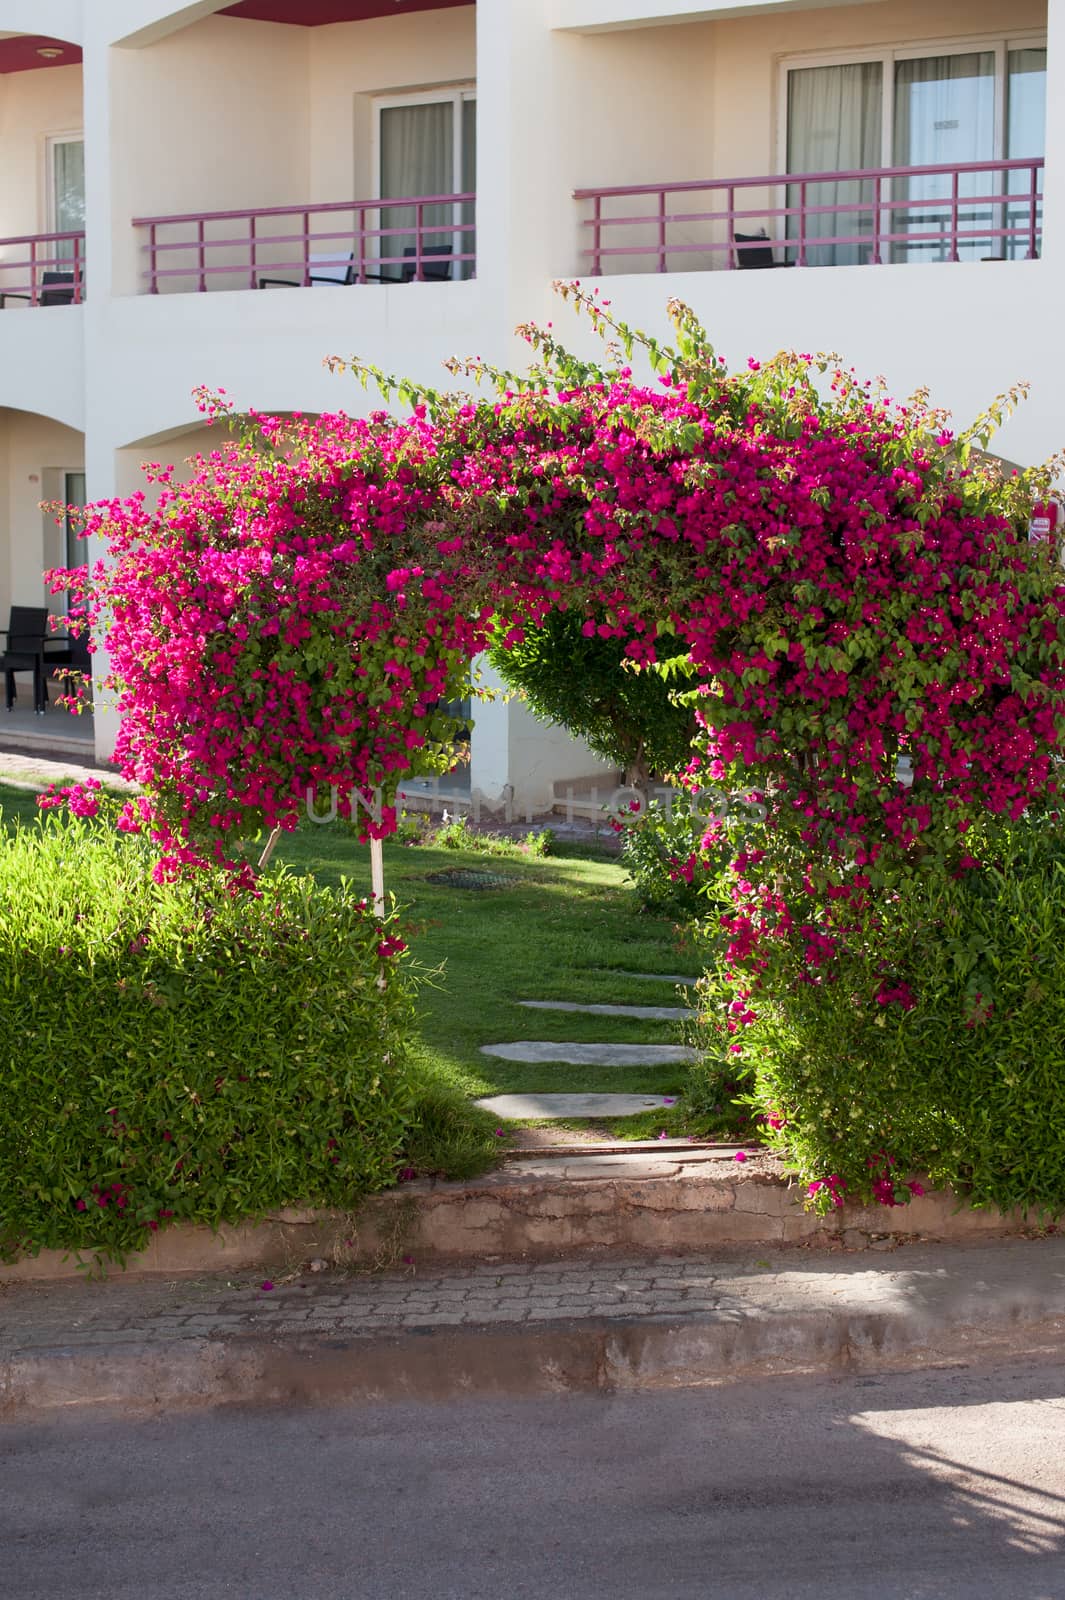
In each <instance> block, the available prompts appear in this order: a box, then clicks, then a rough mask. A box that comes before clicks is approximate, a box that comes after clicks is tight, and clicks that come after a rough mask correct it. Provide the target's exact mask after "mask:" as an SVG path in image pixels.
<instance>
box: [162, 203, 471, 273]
mask: <svg viewBox="0 0 1065 1600" xmlns="http://www.w3.org/2000/svg"><path fill="white" fill-rule="evenodd" d="M475 202H476V196H475V195H474V194H472V193H471V194H423V195H413V196H409V197H407V196H405V197H404V198H402V199H398V200H387V199H373V200H342V201H335V202H331V203H330V204H328V205H298V206H259V207H257V208H255V209H252V210H247V211H201V212H190V213H189V214H188V215H185V216H173V217H135V218H134V219H133V226H134V227H135V228H137V229H140V230H143V231H144V232H146V234H147V239H146V241H145V243H144V245H143V247H142V248H143V250H144V252H145V253H146V255H147V258H148V259H147V265H146V267H145V269H144V273H143V277H144V279H145V282H146V287H147V291H148V293H150V294H159V293H160V292H161V291H163V290H165V289H166V288H168V287H173V288H174V289H179V290H185V291H189V290H194V291H198V292H199V293H201V294H202V293H204V292H205V291H206V290H207V289H210V288H219V289H234V288H244V289H258V288H271V287H275V286H278V285H285V284H287V285H290V286H292V287H304V286H306V287H310V286H312V285H315V284H329V283H409V282H424V281H426V280H436V281H440V280H444V279H449V278H450V279H455V278H461V277H472V276H473V269H474V262H475V253H474V239H475V231H476V230H475V222H474V205H475ZM397 214H398V215H397ZM175 231H176V233H177V235H178V236H177V237H174V234H175Z"/></svg>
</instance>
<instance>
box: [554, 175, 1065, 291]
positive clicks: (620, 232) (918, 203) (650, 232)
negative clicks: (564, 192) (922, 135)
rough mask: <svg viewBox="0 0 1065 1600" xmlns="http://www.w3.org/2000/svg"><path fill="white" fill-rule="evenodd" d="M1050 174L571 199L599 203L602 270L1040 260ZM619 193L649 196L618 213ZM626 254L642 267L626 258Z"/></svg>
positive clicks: (591, 192) (746, 183)
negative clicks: (1044, 178) (610, 207)
mask: <svg viewBox="0 0 1065 1600" xmlns="http://www.w3.org/2000/svg"><path fill="white" fill-rule="evenodd" d="M1042 171H1043V158H1042V157H1041V156H1040V157H1030V158H1028V157H1026V158H1024V159H1021V160H1011V161H977V162H953V163H950V164H943V165H936V166H920V167H862V168H856V169H853V170H851V171H848V172H794V173H792V172H789V173H786V174H785V173H775V174H773V175H771V176H768V177H761V178H708V179H706V180H701V181H697V182H691V183H671V184H661V183H649V184H638V185H631V186H629V187H626V188H611V189H577V190H575V191H574V197H575V199H577V200H581V201H586V202H590V203H591V210H592V215H591V216H590V217H585V218H583V219H582V226H583V228H584V229H586V230H589V231H590V233H591V243H590V244H589V245H587V247H585V248H584V249H583V250H582V252H581V253H582V256H583V258H584V259H585V260H586V261H588V262H589V263H590V269H591V272H592V274H593V275H594V276H596V277H598V276H601V275H602V274H603V273H604V272H611V271H613V272H618V271H632V270H641V269H643V267H644V263H645V262H646V261H647V259H648V258H651V261H652V265H653V270H655V271H658V272H667V271H670V270H676V268H675V267H674V266H673V262H674V260H676V261H677V267H679V270H684V269H685V268H687V269H688V270H691V269H696V270H699V269H704V270H705V268H706V267H714V268H717V267H728V268H732V267H746V266H797V267H807V266H828V265H842V264H864V263H868V264H879V263H881V262H884V261H895V262H899V261H922V260H924V261H928V260H933V259H936V260H947V261H959V260H961V259H963V255H962V252H964V255H965V258H967V259H968V258H977V257H979V258H980V259H1006V258H1010V259H1015V258H1016V257H1017V256H1018V255H1021V256H1024V257H1025V258H1027V259H1031V258H1032V257H1034V256H1037V255H1038V254H1039V244H1040V238H1041V233H1042V200H1043V195H1042V190H1041V188H1040V180H1041V175H1042ZM826 186H829V187H830V189H831V190H832V191H833V192H830V193H826V192H825V191H826ZM757 190H761V191H763V194H762V195H757V194H752V191H757ZM704 195H705V196H707V197H708V199H707V200H704V201H703V202H702V205H703V207H704V209H701V208H700V202H699V198H698V197H701V196H704ZM689 197H692V198H690V199H689ZM615 199H618V200H620V199H624V200H636V201H648V202H650V203H649V204H647V205H646V206H644V207H643V208H642V209H639V210H637V209H635V208H634V207H631V206H626V207H625V208H624V211H625V213H626V214H624V215H618V216H611V215H608V213H607V210H606V203H607V202H609V201H611V200H615ZM774 199H776V200H777V201H782V203H773V201H774ZM767 225H768V233H766V228H767ZM756 228H757V230H758V232H757V233H756V232H755V230H756ZM763 234H764V235H765V236H764V237H762V236H761V235H763ZM772 234H776V235H777V236H776V237H771V235H772ZM738 236H742V237H738ZM615 241H616V242H615ZM685 256H687V257H689V258H691V257H693V256H698V257H701V258H702V260H691V259H689V260H688V261H687V262H685V261H684V257H685ZM622 257H624V258H626V260H630V259H631V260H633V261H635V262H637V263H639V265H638V266H636V267H630V266H620V265H618V264H617V263H618V261H619V258H622ZM778 257H779V258H778Z"/></svg>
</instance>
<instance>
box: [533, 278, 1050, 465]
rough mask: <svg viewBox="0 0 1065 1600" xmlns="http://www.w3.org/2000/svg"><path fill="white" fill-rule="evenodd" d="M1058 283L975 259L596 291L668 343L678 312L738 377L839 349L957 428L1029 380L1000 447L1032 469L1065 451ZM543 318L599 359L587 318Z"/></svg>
mask: <svg viewBox="0 0 1065 1600" xmlns="http://www.w3.org/2000/svg"><path fill="white" fill-rule="evenodd" d="M1059 281H1060V279H1059V274H1058V273H1057V271H1056V269H1055V263H1054V262H1052V261H1013V262H1006V261H1003V262H998V261H996V262H980V261H974V262H955V263H950V262H943V263H940V264H938V265H928V266H881V267H833V268H823V269H818V268H812V267H811V268H806V269H805V270H803V269H796V270H795V271H793V272H774V273H762V272H729V273H714V274H712V275H711V274H708V273H690V274H685V273H668V274H663V275H661V276H655V277H645V276H636V275H634V276H632V277H613V278H602V279H600V280H598V286H599V287H600V288H601V289H602V290H603V292H604V294H606V295H607V296H608V297H609V299H610V301H611V306H612V310H613V312H614V313H615V314H616V315H617V316H619V317H621V318H622V319H623V320H625V321H627V322H629V323H630V324H631V325H632V326H635V327H637V328H642V329H644V330H645V331H647V332H650V333H654V334H657V335H659V336H664V337H667V338H668V337H670V335H671V329H670V327H669V324H668V320H667V317H666V310H665V308H666V301H667V299H669V298H670V297H671V296H675V297H677V298H678V299H680V300H682V301H684V302H685V303H686V304H687V305H689V306H691V307H692V308H693V310H694V311H695V312H696V314H697V315H698V316H699V317H700V318H701V320H702V321H703V323H704V326H705V327H706V328H707V330H708V332H709V334H710V338H711V341H712V342H713V343H714V344H715V346H716V347H717V349H718V350H719V352H720V353H721V354H722V355H724V356H725V357H726V359H727V361H728V363H729V365H730V366H742V365H743V364H744V363H745V361H746V359H747V358H748V356H754V357H756V358H758V359H765V358H766V357H768V356H772V355H775V354H776V352H777V351H778V350H794V349H803V350H810V351H819V350H836V351H839V352H841V353H842V354H843V356H844V358H845V364H846V365H847V366H853V367H855V368H856V370H857V372H858V374H859V375H860V376H862V377H876V376H877V375H879V374H881V373H882V374H883V375H884V376H885V377H886V379H887V382H888V385H889V392H890V393H891V394H893V395H894V396H895V397H896V398H897V399H900V400H902V399H904V398H905V397H906V396H907V395H910V394H912V393H913V392H914V390H916V389H917V388H919V387H920V386H922V385H924V384H928V385H929V386H930V387H931V391H932V399H933V402H934V403H935V404H941V405H945V406H947V407H948V408H949V409H950V410H951V411H953V412H954V414H955V417H956V419H957V421H958V423H959V424H960V425H961V424H965V423H967V422H969V421H971V420H972V419H973V417H975V415H976V414H977V413H978V412H980V411H982V410H983V409H984V407H985V405H986V404H987V403H988V402H989V401H990V400H992V399H994V398H995V396H996V395H997V394H999V393H1001V392H1003V391H1004V390H1005V389H1007V388H1008V387H1009V386H1010V385H1011V384H1013V383H1015V382H1017V381H1018V380H1022V379H1024V380H1028V381H1030V382H1031V384H1032V394H1031V399H1030V401H1029V403H1028V404H1027V405H1025V406H1023V407H1022V408H1021V410H1020V412H1019V413H1018V415H1017V416H1016V418H1015V419H1014V420H1013V421H1012V422H1011V423H1010V424H1009V425H1008V427H1007V428H1005V429H1004V430H1003V432H1002V433H1001V434H1000V435H999V436H998V437H999V444H1000V446H1001V453H1002V454H1003V455H1005V456H1006V457H1007V458H1009V459H1010V460H1013V461H1019V462H1022V463H1028V462H1034V461H1041V460H1044V459H1045V458H1046V457H1047V456H1049V455H1050V454H1051V453H1053V452H1054V451H1055V450H1057V449H1059V448H1060V447H1061V446H1062V445H1065V415H1063V412H1062V407H1061V385H1062V376H1061V375H1062V360H1063V356H1065V351H1063V349H1062V344H1061V342H1060V340H1059V339H1058V338H1057V337H1054V336H1053V335H1051V334H1049V332H1048V328H1049V319H1050V317H1051V315H1052V311H1051V307H1052V306H1053V304H1054V301H1055V297H1056V294H1057V292H1058V291H1057V285H1058V283H1059ZM595 286H596V280H588V282H587V283H586V284H585V287H586V288H593V287H595ZM542 315H543V316H544V318H545V319H546V318H553V320H554V322H555V325H556V330H557V331H559V333H560V335H561V336H562V338H563V340H564V342H565V343H567V344H568V345H570V346H571V347H572V348H573V349H575V350H577V351H579V352H588V353H591V352H593V351H595V352H601V350H602V346H601V345H600V344H599V341H598V340H597V339H596V338H595V336H594V335H593V334H592V333H591V331H590V329H589V325H588V322H587V319H586V318H583V317H581V318H578V317H577V316H576V315H575V314H574V313H573V312H572V311H571V310H570V309H569V308H568V307H566V306H564V305H562V304H561V303H560V302H558V301H557V300H555V299H554V298H553V297H551V296H549V295H548V296H545V298H544V302H543V310H542Z"/></svg>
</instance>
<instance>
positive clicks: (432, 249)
mask: <svg viewBox="0 0 1065 1600" xmlns="http://www.w3.org/2000/svg"><path fill="white" fill-rule="evenodd" d="M417 254H418V252H417V248H416V247H415V246H414V245H412V244H408V245H405V246H404V247H403V255H404V261H403V265H402V267H400V269H399V281H400V283H413V282H414V275H415V273H416V272H417V270H418V262H417V259H416V258H417ZM454 254H455V250H454V246H452V245H450V244H423V245H422V279H423V280H424V281H425V282H426V283H447V282H448V280H449V279H450V277H451V257H452V256H453V255H454ZM433 256H447V258H448V259H447V260H446V261H439V260H437V261H434V260H432V259H431V258H432V257H433Z"/></svg>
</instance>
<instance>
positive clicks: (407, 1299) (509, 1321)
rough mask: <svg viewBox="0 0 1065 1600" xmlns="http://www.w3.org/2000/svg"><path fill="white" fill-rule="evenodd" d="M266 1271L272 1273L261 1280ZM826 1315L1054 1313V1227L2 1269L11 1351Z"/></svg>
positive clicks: (1061, 1273) (1058, 1289)
mask: <svg viewBox="0 0 1065 1600" xmlns="http://www.w3.org/2000/svg"><path fill="white" fill-rule="evenodd" d="M268 1284H269V1285H270V1286H269V1287H268V1286H267V1285H268ZM817 1311H824V1312H826V1313H831V1314H833V1315H838V1314H840V1313H843V1314H855V1315H862V1316H868V1315H870V1314H882V1315H884V1316H904V1317H907V1318H909V1319H911V1320H912V1319H914V1318H917V1319H923V1320H925V1321H927V1322H928V1324H929V1325H930V1326H933V1325H937V1324H940V1323H942V1322H943V1321H944V1320H953V1321H962V1322H965V1321H969V1320H979V1319H981V1318H983V1319H992V1320H994V1319H995V1318H996V1317H997V1318H1000V1319H1003V1320H1010V1319H1012V1320H1020V1321H1023V1320H1025V1319H1026V1318H1036V1317H1046V1316H1061V1315H1065V1239H1061V1238H1055V1239H1043V1240H1032V1241H1029V1240H1009V1241H1003V1242H999V1243H996V1244H982V1245H973V1246H958V1245H950V1246H936V1245H912V1246H904V1247H903V1248H901V1249H900V1250H898V1251H895V1252H893V1253H892V1254H891V1255H890V1256H882V1257H878V1258H876V1260H875V1264H874V1262H873V1261H872V1259H871V1258H870V1256H869V1255H868V1254H866V1253H857V1254H854V1255H844V1254H839V1253H824V1252H807V1251H804V1250H790V1251H775V1250H770V1251H769V1253H768V1254H757V1255H756V1254H753V1253H750V1252H744V1253H743V1254H742V1255H729V1254H728V1253H726V1252H724V1251H721V1252H718V1253H716V1254H715V1255H714V1256H708V1255H705V1254H700V1255H679V1254H678V1255H675V1256H672V1257H661V1256H659V1257H655V1258H648V1257H646V1256H644V1257H632V1256H626V1257H610V1258H607V1257H603V1256H599V1257H592V1258H587V1257H586V1258H568V1259H566V1260H561V1261H548V1262H544V1261H537V1262H516V1263H515V1262H507V1261H498V1262H497V1261H493V1260H488V1261H482V1262H478V1263H476V1264H473V1265H468V1266H458V1267H455V1266H452V1267H448V1268H428V1269H426V1268H423V1267H421V1266H420V1265H418V1264H417V1263H416V1262H414V1261H410V1262H406V1263H403V1264H401V1265H400V1266H399V1267H398V1268H397V1269H396V1270H393V1271H388V1272H374V1273H371V1272H364V1273H357V1274H353V1275H347V1274H343V1275H342V1274H340V1273H337V1272H333V1271H330V1270H325V1271H320V1272H317V1273H316V1272H306V1273H304V1274H302V1275H300V1276H298V1277H292V1278H289V1279H286V1280H282V1279H280V1278H279V1279H278V1280H277V1281H275V1282H274V1283H272V1284H270V1280H265V1281H264V1280H262V1279H260V1278H258V1277H255V1278H251V1277H249V1276H247V1275H245V1274H242V1275H239V1276H226V1277H218V1276H215V1277H203V1278H194V1279H187V1278H186V1279H180V1280H176V1281H159V1280H145V1281H141V1282H128V1281H123V1280H122V1279H121V1278H119V1277H117V1276H112V1277H111V1278H108V1279H106V1280H103V1281H86V1282H80V1281H79V1282H56V1283H38V1284H34V1283H13V1284H9V1285H7V1286H5V1287H3V1288H0V1358H2V1357H4V1356H5V1355H6V1356H10V1355H11V1354H13V1353H15V1352H18V1351H25V1350H41V1349H47V1348H57V1347H63V1348H71V1347H82V1346H85V1347H92V1346H102V1345H116V1344H122V1343H128V1342H137V1343H142V1344H143V1343H146V1342H147V1343H167V1342H172V1341H174V1340H181V1339H204V1338H218V1339H226V1338H229V1337H233V1336H239V1335H244V1334H253V1335H257V1336H259V1337H265V1338H274V1337H277V1338H282V1337H286V1336H292V1335H315V1334H321V1335H330V1334H341V1335H355V1336H358V1335H370V1334H387V1333H393V1332H396V1333H402V1332H405V1331H409V1330H411V1329H425V1328H440V1329H442V1330H443V1329H445V1328H448V1327H460V1326H461V1327H466V1328H474V1327H478V1326H485V1327H499V1326H511V1327H514V1326H519V1327H526V1328H527V1327H529V1326H530V1325H533V1324H536V1323H543V1322H559V1321H566V1322H571V1323H572V1322H577V1323H579V1322H581V1321H587V1320H589V1319H593V1318H598V1319H602V1318H608V1319H613V1318H624V1319H628V1320H636V1319H641V1318H660V1317H669V1318H671V1319H673V1320H678V1319H679V1320H681V1321H691V1322H697V1321H700V1320H705V1319H707V1318H708V1317H709V1318H713V1319H715V1320H717V1321H721V1320H722V1319H724V1320H730V1319H734V1320H736V1321H740V1320H742V1319H751V1318H753V1319H756V1320H759V1321H765V1320H774V1319H784V1320H787V1319H789V1318H792V1319H793V1318H795V1317H797V1316H808V1315H809V1314H811V1313H815V1312H817Z"/></svg>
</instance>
